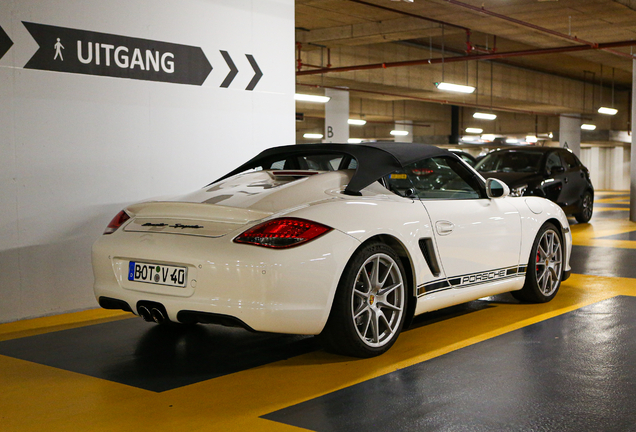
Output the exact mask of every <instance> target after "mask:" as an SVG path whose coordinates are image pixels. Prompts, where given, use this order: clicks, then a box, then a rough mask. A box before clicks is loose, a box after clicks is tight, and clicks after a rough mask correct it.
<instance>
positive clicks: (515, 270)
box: [417, 265, 528, 296]
mask: <svg viewBox="0 0 636 432" xmlns="http://www.w3.org/2000/svg"><path fill="white" fill-rule="evenodd" d="M527 268H528V266H527V265H518V266H513V267H505V268H500V269H495V270H488V271H485V272H479V273H470V274H465V275H461V276H453V277H450V278H447V279H438V280H435V281H432V282H428V283H426V284H423V285H420V286H418V287H417V295H418V296H422V295H426V294H431V293H434V292H438V291H445V290H448V289H451V288H466V287H469V286H473V285H480V284H484V283H488V282H493V281H495V280H502V279H510V278H515V277H521V276H525V274H526V269H527Z"/></svg>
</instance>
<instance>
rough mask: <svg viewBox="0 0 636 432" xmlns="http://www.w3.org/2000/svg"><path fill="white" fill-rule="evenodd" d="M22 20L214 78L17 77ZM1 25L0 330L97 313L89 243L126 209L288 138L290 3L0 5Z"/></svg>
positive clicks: (160, 0)
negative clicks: (128, 46) (6, 41)
mask: <svg viewBox="0 0 636 432" xmlns="http://www.w3.org/2000/svg"><path fill="white" fill-rule="evenodd" d="M22 21H27V22H35V23H40V24H48V25H54V26H59V27H68V28H74V29H82V30H90V31H95V32H102V33H109V34H116V35H123V36H128V37H136V38H144V39H151V40H157V41H165V42H171V43H177V44H184V45H191V46H198V47H201V48H202V49H203V51H204V53H205V54H206V56H207V58H208V60H209V61H210V63H211V64H212V66H213V70H212V72H211V73H210V75H209V76H208V77H207V79H206V81H205V82H204V84H203V85H201V86H196V85H182V84H170V83H162V82H150V81H140V80H131V79H123V78H112V77H102V76H91V75H80V74H71V73H61V72H49V71H40V70H32V69H24V68H23V67H24V65H25V64H26V62H27V61H28V60H29V59H30V58H31V56H32V55H33V54H34V52H35V51H36V50H37V48H38V46H37V44H36V43H35V42H34V40H33V38H32V37H31V35H30V34H29V32H28V31H27V30H26V28H25V27H24V25H23V24H22ZM0 26H2V28H3V29H4V30H5V31H6V33H7V34H8V35H9V37H10V38H11V39H12V40H13V42H14V45H13V47H12V48H11V49H10V50H9V52H8V53H7V54H6V55H5V56H4V57H3V58H2V59H0V131H2V132H1V133H0V322H7V321H12V320H16V319H21V318H26V317H34V316H41V315H46V314H53V313H61V312H66V311H70V310H77V309H84V308H90V307H95V306H96V305H97V303H96V301H95V299H94V297H93V293H92V283H93V280H92V272H91V267H90V248H91V244H92V243H93V241H94V240H95V239H96V238H98V237H99V236H100V235H101V233H102V231H103V229H104V227H105V226H106V224H107V223H108V222H109V221H110V219H111V218H112V217H113V216H114V215H115V214H116V213H117V212H118V211H119V210H120V209H121V208H122V207H123V206H125V205H126V204H128V203H132V202H135V201H140V200H145V199H147V198H149V197H155V196H159V195H172V194H181V193H184V192H188V191H191V190H194V189H196V188H199V187H202V186H204V185H205V184H207V183H209V182H210V181H212V180H215V179H216V178H218V177H220V176H221V175H223V174H225V173H226V172H228V171H229V170H231V169H232V168H234V167H235V166H236V165H238V164H239V163H240V162H243V161H244V160H246V159H248V158H249V157H251V156H253V155H254V154H255V153H257V152H258V151H260V150H261V149H264V148H266V147H270V146H273V145H280V144H291V143H293V142H294V140H295V122H294V112H295V111H294V109H295V107H294V99H293V94H294V1H293V0H258V1H257V0H233V1H231V2H229V1H224V0H206V1H200V0H182V1H179V2H174V1H168V0H102V1H96V0H82V1H79V0H67V1H64V2H43V1H41V0H4V1H2V2H0ZM220 50H224V51H227V52H228V53H230V54H231V56H232V58H233V60H234V62H235V63H236V67H237V68H238V70H239V73H238V75H237V76H236V78H235V80H234V81H233V82H232V84H231V85H230V86H229V87H228V88H220V84H221V83H222V82H223V80H224V79H225V77H226V75H227V74H228V72H229V69H228V66H227V64H226V62H225V61H224V60H223V57H222V55H221V54H220ZM51 52H52V53H53V51H51ZM66 52H67V53H68V51H66ZM245 54H251V55H253V56H254V58H255V59H256V61H257V62H258V65H259V66H260V68H261V70H262V72H263V77H262V79H261V80H260V82H259V83H258V85H257V86H256V87H255V89H254V90H253V91H246V90H245V87H246V86H247V84H248V83H249V82H250V80H251V79H252V77H253V75H254V72H253V70H252V68H251V66H250V64H249V62H248V60H247V58H246V57H245Z"/></svg>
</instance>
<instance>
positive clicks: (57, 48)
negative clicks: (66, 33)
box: [53, 38, 64, 61]
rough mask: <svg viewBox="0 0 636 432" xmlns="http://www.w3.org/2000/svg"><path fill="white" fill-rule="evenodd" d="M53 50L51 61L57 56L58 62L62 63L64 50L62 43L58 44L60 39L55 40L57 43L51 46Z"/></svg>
mask: <svg viewBox="0 0 636 432" xmlns="http://www.w3.org/2000/svg"><path fill="white" fill-rule="evenodd" d="M53 48H55V57H53V60H57V56H60V60H62V61H64V57H62V50H63V49H64V45H62V42H60V38H57V43H56V44H55V45H53Z"/></svg>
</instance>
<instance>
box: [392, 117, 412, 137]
mask: <svg viewBox="0 0 636 432" xmlns="http://www.w3.org/2000/svg"><path fill="white" fill-rule="evenodd" d="M394 127H395V130H403V131H407V132H408V133H409V134H408V135H403V136H396V137H395V142H405V143H412V142H413V120H396V121H395V126H394Z"/></svg>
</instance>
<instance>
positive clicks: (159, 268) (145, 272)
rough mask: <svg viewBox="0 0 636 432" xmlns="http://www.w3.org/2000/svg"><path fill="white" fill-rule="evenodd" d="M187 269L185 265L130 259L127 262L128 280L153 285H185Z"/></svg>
mask: <svg viewBox="0 0 636 432" xmlns="http://www.w3.org/2000/svg"><path fill="white" fill-rule="evenodd" d="M187 276H188V269H187V268H186V267H178V266H169V265H163V264H150V263H140V262H135V261H130V263H129V264H128V280H129V281H133V282H145V283H150V284H155V285H168V286H174V287H181V288H183V287H185V286H186V282H187V280H188V279H187Z"/></svg>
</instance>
